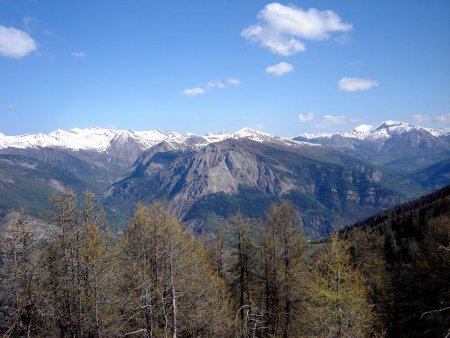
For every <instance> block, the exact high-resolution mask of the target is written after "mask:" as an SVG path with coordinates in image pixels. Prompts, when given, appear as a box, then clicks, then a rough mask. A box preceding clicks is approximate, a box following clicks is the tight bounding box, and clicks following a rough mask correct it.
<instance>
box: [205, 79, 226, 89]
mask: <svg viewBox="0 0 450 338" xmlns="http://www.w3.org/2000/svg"><path fill="white" fill-rule="evenodd" d="M206 88H208V89H210V88H219V89H223V88H225V85H224V84H223V82H221V81H209V82H208V83H207V84H206Z"/></svg>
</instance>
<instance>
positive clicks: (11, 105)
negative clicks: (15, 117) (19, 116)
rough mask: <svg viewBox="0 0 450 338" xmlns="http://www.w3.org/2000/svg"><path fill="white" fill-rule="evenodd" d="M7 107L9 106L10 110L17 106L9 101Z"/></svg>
mask: <svg viewBox="0 0 450 338" xmlns="http://www.w3.org/2000/svg"><path fill="white" fill-rule="evenodd" d="M6 108H8V109H9V110H13V109H14V108H16V106H15V105H13V104H12V103H9V104H7V105H6Z"/></svg>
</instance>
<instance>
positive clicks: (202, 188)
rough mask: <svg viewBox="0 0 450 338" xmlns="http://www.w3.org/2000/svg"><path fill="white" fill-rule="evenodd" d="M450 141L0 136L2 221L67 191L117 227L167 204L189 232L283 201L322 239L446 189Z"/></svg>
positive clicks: (93, 132)
mask: <svg viewBox="0 0 450 338" xmlns="http://www.w3.org/2000/svg"><path fill="white" fill-rule="evenodd" d="M449 173H450V131H449V130H433V129H429V128H422V127H417V126H412V125H409V124H406V123H401V122H394V121H386V122H384V123H382V124H381V125H380V126H378V127H377V128H374V129H372V128H369V127H368V126H364V125H363V126H360V127H358V128H356V129H355V130H353V131H350V132H347V133H338V134H328V135H302V136H298V137H295V138H292V139H290V138H281V137H277V136H272V135H269V134H266V133H263V132H260V131H255V130H252V129H248V128H245V129H241V130H239V131H237V132H234V133H219V134H207V135H203V136H199V135H194V134H181V133H176V132H166V131H162V130H151V131H130V130H115V129H102V128H87V129H71V130H68V131H66V130H57V131H54V132H51V133H48V134H45V133H40V134H28V135H19V136H6V135H3V134H0V209H4V210H9V209H11V208H19V207H21V206H24V207H26V208H27V209H29V210H30V212H31V213H34V214H38V213H39V212H41V211H42V210H44V209H45V207H46V206H47V203H48V202H47V201H48V198H49V196H50V195H51V194H52V193H54V192H55V191H61V190H62V189H64V187H65V186H70V187H72V188H73V189H74V190H75V191H77V192H81V191H83V190H85V189H89V190H92V191H94V192H95V193H96V194H97V196H98V197H99V198H100V199H101V201H102V203H103V204H104V205H105V207H106V208H108V209H109V211H111V214H112V215H114V217H113V219H112V220H111V221H112V222H113V223H115V224H117V225H118V227H120V226H121V224H123V221H124V220H125V219H127V217H128V216H129V215H130V214H131V213H132V211H133V209H134V205H135V203H136V202H137V201H144V202H149V201H152V200H154V199H162V200H165V201H166V203H167V205H168V207H169V208H170V209H171V211H172V212H173V213H175V214H176V215H177V216H178V217H179V218H180V219H182V220H183V221H185V222H186V223H187V224H189V225H191V226H192V227H193V228H194V229H196V230H197V231H205V230H206V231H208V230H210V229H212V228H214V227H217V226H220V224H222V223H223V222H224V220H225V219H226V218H227V217H228V216H230V215H231V214H233V213H236V212H241V213H243V214H244V215H246V216H249V217H259V216H261V215H262V214H264V212H265V210H266V208H267V206H268V205H269V204H270V203H272V202H274V201H275V202H276V201H280V200H282V199H289V200H291V201H293V202H294V204H295V205H296V206H297V208H298V209H299V211H300V213H301V215H302V220H303V223H304V226H305V229H306V231H307V233H308V234H309V235H311V236H318V235H323V234H327V233H329V232H330V231H331V229H333V228H335V227H342V226H344V225H346V224H349V223H353V222H355V221H357V220H359V219H362V218H365V217H368V216H370V215H372V214H375V213H376V212H379V211H381V210H384V209H387V208H390V207H392V206H395V205H397V204H399V203H400V202H403V201H406V200H409V199H412V198H414V197H417V196H419V195H422V194H424V193H425V192H428V191H433V190H436V189H438V188H440V187H442V186H445V185H447V184H449V183H450V174H449Z"/></svg>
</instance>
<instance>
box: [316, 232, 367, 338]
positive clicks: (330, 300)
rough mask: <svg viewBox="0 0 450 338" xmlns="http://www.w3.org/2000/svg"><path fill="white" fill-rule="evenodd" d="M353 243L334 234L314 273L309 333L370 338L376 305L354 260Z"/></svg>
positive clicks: (323, 335) (323, 251) (318, 259)
mask: <svg viewBox="0 0 450 338" xmlns="http://www.w3.org/2000/svg"><path fill="white" fill-rule="evenodd" d="M350 247H351V243H350V242H349V241H348V240H344V239H341V238H340V237H339V235H338V233H334V234H333V236H332V238H331V243H329V245H327V246H326V247H325V248H323V249H322V250H321V252H320V253H319V255H318V257H317V260H316V263H315V265H314V268H313V272H312V276H313V278H312V283H311V287H310V301H311V304H310V317H309V320H310V327H309V334H312V335H314V336H320V337H367V336H369V335H370V333H371V329H372V319H373V315H372V306H371V304H369V302H368V300H367V292H366V289H365V285H364V282H363V278H362V276H361V274H360V272H359V271H358V269H356V268H355V267H354V266H353V265H352V264H351V260H350Z"/></svg>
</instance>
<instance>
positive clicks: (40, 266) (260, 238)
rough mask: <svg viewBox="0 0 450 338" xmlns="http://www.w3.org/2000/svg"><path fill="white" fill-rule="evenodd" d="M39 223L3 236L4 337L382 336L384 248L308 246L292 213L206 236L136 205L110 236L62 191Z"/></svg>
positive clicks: (90, 198)
mask: <svg viewBox="0 0 450 338" xmlns="http://www.w3.org/2000/svg"><path fill="white" fill-rule="evenodd" d="M44 219H45V223H40V224H37V221H36V220H34V219H31V218H30V217H28V216H27V215H26V213H25V212H19V213H14V214H12V216H11V217H10V218H9V220H8V221H7V224H6V225H5V228H4V229H3V231H2V233H1V238H0V334H2V335H3V336H5V337H174V338H175V337H221V336H222V337H285V338H287V337H376V336H386V335H387V336H389V335H390V332H389V330H387V329H386V325H387V324H386V323H389V320H392V318H390V313H389V311H391V310H392V306H391V307H389V306H388V305H389V301H388V300H389V299H393V298H392V297H391V296H392V290H393V288H392V283H391V279H390V276H389V271H388V267H387V265H386V264H387V263H386V260H385V258H384V257H385V256H384V253H385V248H384V246H382V244H381V243H384V242H385V241H384V239H383V238H382V237H380V236H373V238H369V237H368V236H369V235H368V234H369V233H368V232H367V231H365V230H364V228H363V227H360V228H358V229H357V231H356V230H355V231H352V232H345V233H337V232H336V233H334V234H333V235H332V236H331V237H330V238H328V239H326V240H324V241H318V242H310V241H308V240H307V239H306V238H305V235H304V233H303V230H302V224H301V217H300V215H299V214H298V212H297V211H296V209H295V208H294V206H293V205H292V204H291V203H289V202H282V203H280V204H273V205H271V206H270V207H269V209H268V210H267V214H266V217H265V218H264V219H259V220H249V219H246V218H245V217H243V216H242V215H240V214H237V215H235V216H233V217H231V218H230V219H229V220H228V225H227V226H226V227H223V228H221V229H218V230H217V231H216V232H215V233H214V234H205V235H204V236H195V235H194V234H193V233H192V232H191V231H189V230H188V229H186V227H184V226H183V224H181V223H180V222H179V221H178V220H177V219H176V218H174V217H173V216H172V215H171V214H170V213H169V212H168V211H167V210H166V208H165V207H164V205H163V204H162V203H161V202H154V203H152V204H138V205H137V206H136V210H135V213H134V215H133V217H132V218H131V220H130V221H129V223H128V225H127V226H126V229H125V230H124V231H123V233H120V234H117V233H112V232H111V231H109V230H108V226H107V224H106V222H105V212H104V211H103V210H102V209H101V207H99V205H98V204H97V203H96V201H95V196H94V195H93V194H92V193H90V192H86V193H85V194H84V196H83V198H82V199H81V200H78V199H77V196H76V195H75V193H74V192H73V191H72V190H70V189H67V190H66V191H65V192H64V193H63V194H61V195H57V196H55V197H54V198H53V199H52V207H51V208H50V209H49V210H48V211H47V212H46V213H45V215H44ZM444 251H445V250H444ZM447 254H448V253H447ZM388 317H389V318H388ZM391 336H393V335H391ZM400 336H402V335H400ZM404 336H408V334H407V333H406V334H405V335H404Z"/></svg>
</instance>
